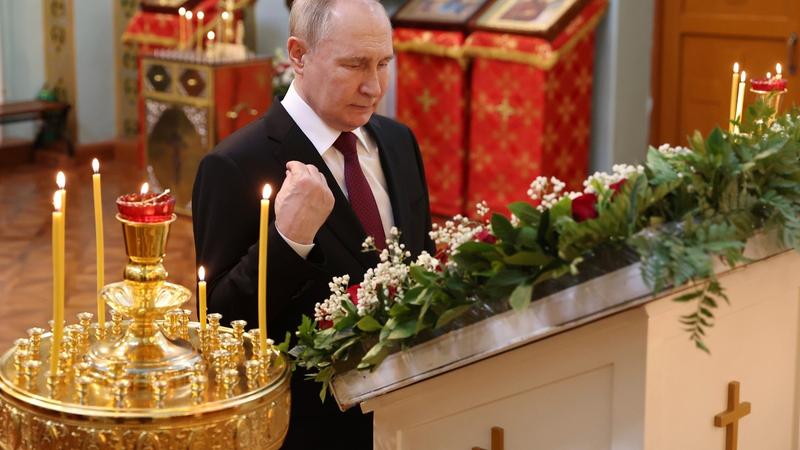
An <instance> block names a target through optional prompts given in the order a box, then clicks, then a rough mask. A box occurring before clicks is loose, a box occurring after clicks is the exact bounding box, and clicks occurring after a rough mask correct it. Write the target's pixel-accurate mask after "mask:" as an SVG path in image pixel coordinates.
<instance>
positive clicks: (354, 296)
mask: <svg viewBox="0 0 800 450" xmlns="http://www.w3.org/2000/svg"><path fill="white" fill-rule="evenodd" d="M360 287H361V285H360V284H354V285H352V286H350V287H349V288H347V295H349V296H350V301H351V302H353V304H354V305H358V289H359V288H360Z"/></svg>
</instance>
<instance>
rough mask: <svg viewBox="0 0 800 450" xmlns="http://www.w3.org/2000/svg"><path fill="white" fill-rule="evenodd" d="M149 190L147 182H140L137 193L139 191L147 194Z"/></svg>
mask: <svg viewBox="0 0 800 450" xmlns="http://www.w3.org/2000/svg"><path fill="white" fill-rule="evenodd" d="M149 190H150V185H149V184H147V183H142V188H141V189H139V193H140V194H142V195H144V194H147V192H148V191H149Z"/></svg>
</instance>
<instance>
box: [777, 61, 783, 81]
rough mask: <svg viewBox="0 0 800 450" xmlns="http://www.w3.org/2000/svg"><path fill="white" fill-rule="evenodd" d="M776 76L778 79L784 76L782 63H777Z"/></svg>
mask: <svg viewBox="0 0 800 450" xmlns="http://www.w3.org/2000/svg"><path fill="white" fill-rule="evenodd" d="M775 78H777V79H778V80H780V79H781V78H783V66H781V63H778V64H775Z"/></svg>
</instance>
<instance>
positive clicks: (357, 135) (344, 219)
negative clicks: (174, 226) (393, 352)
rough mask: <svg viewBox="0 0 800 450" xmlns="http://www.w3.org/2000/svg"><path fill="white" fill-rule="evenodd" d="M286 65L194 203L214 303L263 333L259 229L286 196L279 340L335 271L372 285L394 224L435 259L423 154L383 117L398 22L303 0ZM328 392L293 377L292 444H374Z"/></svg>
mask: <svg viewBox="0 0 800 450" xmlns="http://www.w3.org/2000/svg"><path fill="white" fill-rule="evenodd" d="M288 50H289V52H288V53H289V58H290V61H291V64H292V68H293V69H294V71H295V74H296V78H295V80H294V82H293V84H292V86H291V88H290V89H289V91H288V92H287V94H286V96H285V97H284V99H283V100H282V101H281V102H280V103H278V102H276V103H275V104H274V105H273V107H272V108H271V109H270V110H269V111H268V112H267V114H266V115H265V116H264V117H262V118H260V119H259V120H257V121H255V122H254V123H252V124H250V125H248V126H247V127H245V128H243V129H241V130H239V131H238V132H236V133H234V134H233V135H232V136H230V137H229V138H228V139H226V140H225V141H223V142H221V143H220V144H219V145H218V146H217V148H216V149H214V151H213V152H211V153H210V154H208V155H207V156H206V157H205V158H203V160H202V162H201V164H200V168H199V170H198V174H197V178H196V180H195V185H194V193H193V197H192V212H193V215H194V235H195V246H196V250H197V261H198V264H203V265H204V266H205V267H206V268H207V272H208V274H209V277H210V279H209V293H208V307H209V310H210V311H215V312H220V313H222V314H223V316H224V320H225V321H226V322H227V321H230V320H234V319H244V320H247V321H248V323H249V326H250V327H256V326H257V320H258V319H257V317H258V315H257V311H258V310H257V301H256V296H257V292H256V291H257V271H258V263H259V261H258V222H259V207H260V206H259V205H260V196H261V190H262V186H263V185H264V184H265V183H270V184H272V186H274V187H278V188H279V192H278V194H277V196H276V198H275V202H274V206H275V207H274V214H273V213H271V214H270V228H269V255H268V258H269V266H268V270H269V273H268V279H269V283H268V293H267V298H268V307H267V309H268V318H269V319H268V322H269V323H268V329H269V334H270V337H271V338H273V339H274V340H276V341H282V340H283V337H284V335H285V333H286V332H287V331H293V330H295V329H296V327H297V326H298V324H299V323H300V317H301V315H302V314H306V315H308V316H313V314H314V305H315V304H316V303H317V302H320V301H323V300H324V299H325V298H327V297H328V295H330V292H329V288H328V283H329V282H330V280H331V278H332V277H333V276H341V275H344V274H349V275H350V277H351V282H352V283H358V282H360V281H361V280H362V278H363V274H364V273H365V272H366V271H367V269H369V268H371V267H374V266H375V265H376V264H377V262H378V259H377V256H376V255H375V254H374V253H363V252H362V250H361V243H362V242H363V241H364V239H365V238H366V237H367V235H370V236H373V237H375V238H376V239H375V240H376V242H377V243H379V244H382V242H381V241H382V240H383V239H384V238H385V236H388V235H389V230H390V229H391V227H393V226H395V227H397V228H399V229H400V231H401V233H402V234H401V241H402V242H403V243H404V244H405V245H406V248H407V249H408V250H410V251H411V253H412V254H413V255H414V256H416V255H417V254H419V253H420V252H421V251H422V250H428V251H429V252H432V251H433V243H432V242H431V240H430V238H429V236H428V232H429V230H430V225H431V218H430V212H429V211H430V210H429V203H428V191H427V187H426V185H425V175H424V171H423V167H422V158H421V156H420V152H419V148H418V146H417V143H416V140H415V139H414V136H413V134H412V133H411V131H410V130H409V129H408V128H407V127H405V126H403V125H400V124H398V123H396V122H394V121H392V120H390V119H387V118H385V117H381V116H378V115H376V114H374V112H375V107H376V105H377V104H378V102H379V101H380V99H381V98H382V97H383V94H384V92H385V90H386V86H387V83H388V76H389V72H388V64H389V61H390V60H391V58H392V56H393V50H392V40H391V26H390V24H389V20H388V18H387V17H386V13H385V11H384V10H383V7H382V6H381V5H380V4H379V3H378V2H377V1H374V0H297V1H295V3H294V6H293V8H292V11H291V16H290V38H289V40H288ZM318 393H319V386H318V385H316V383H313V382H310V381H305V380H303V373H302V371H301V370H298V371H297V372H296V373H295V374H294V376H293V378H292V415H291V424H290V427H289V433H288V436H287V439H286V442H285V444H284V448H292V449H295V448H296V449H321V448H349V449H363V448H371V447H372V418H371V415H362V414H361V413H360V411H358V409H357V408H353V409H352V410H350V411H348V412H346V413H342V412H340V411H339V410H338V408H337V407H336V404H335V402H333V401H331V400H328V401H327V402H325V404H324V405H322V404H321V403H320V400H319V396H318Z"/></svg>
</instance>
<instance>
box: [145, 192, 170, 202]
mask: <svg viewBox="0 0 800 450" xmlns="http://www.w3.org/2000/svg"><path fill="white" fill-rule="evenodd" d="M167 194H169V189H167V190H165V191H164V192H162V193H160V194H158V195H157V196H155V197H150V198H148V199H147V200H142V201H141V203H151V202H155V201H156V200H158V199H160V198H161V197H163V196H165V195H167Z"/></svg>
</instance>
